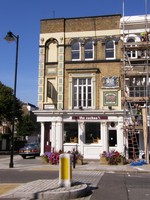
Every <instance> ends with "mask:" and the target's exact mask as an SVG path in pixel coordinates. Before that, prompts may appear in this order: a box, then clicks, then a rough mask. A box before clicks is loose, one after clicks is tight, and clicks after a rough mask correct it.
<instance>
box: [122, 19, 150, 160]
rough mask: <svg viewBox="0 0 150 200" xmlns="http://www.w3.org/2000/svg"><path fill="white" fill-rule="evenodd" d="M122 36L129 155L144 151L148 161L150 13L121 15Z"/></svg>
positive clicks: (123, 99)
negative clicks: (122, 16)
mask: <svg viewBox="0 0 150 200" xmlns="http://www.w3.org/2000/svg"><path fill="white" fill-rule="evenodd" d="M121 28H122V33H121V34H122V40H123V49H124V54H123V67H122V77H123V89H122V91H124V94H123V95H122V104H123V105H124V127H123V128H124V133H125V135H126V141H127V142H126V146H127V147H128V157H129V158H133V159H136V158H137V157H139V156H141V155H142V153H143V152H144V153H145V154H147V161H149V155H148V152H149V142H150V137H149V124H150V123H149V119H150V118H149V115H150V112H149V102H150V101H149V96H150V93H149V82H150V74H149V71H150V64H149V60H150V52H149V48H150V15H146V16H144V15H140V16H126V17H124V18H122V19H121Z"/></svg>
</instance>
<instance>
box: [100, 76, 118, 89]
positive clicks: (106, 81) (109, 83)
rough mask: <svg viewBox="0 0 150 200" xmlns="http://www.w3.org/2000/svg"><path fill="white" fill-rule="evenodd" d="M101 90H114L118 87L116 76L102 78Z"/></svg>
mask: <svg viewBox="0 0 150 200" xmlns="http://www.w3.org/2000/svg"><path fill="white" fill-rule="evenodd" d="M102 87H103V88H116V87H119V80H118V77H117V76H108V77H103V78H102Z"/></svg>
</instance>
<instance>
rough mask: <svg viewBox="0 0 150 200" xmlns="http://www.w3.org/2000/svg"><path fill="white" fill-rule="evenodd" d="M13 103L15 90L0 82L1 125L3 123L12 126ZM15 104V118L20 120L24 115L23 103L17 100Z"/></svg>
mask: <svg viewBox="0 0 150 200" xmlns="http://www.w3.org/2000/svg"><path fill="white" fill-rule="evenodd" d="M13 102H14V96H13V89H12V88H10V87H7V86H6V85H4V84H3V83H2V82H0V124H1V123H2V122H9V123H10V124H12V121H13ZM15 102H16V104H15V118H16V119H17V120H19V119H20V117H21V115H22V102H21V101H20V100H19V99H17V98H16V101H15Z"/></svg>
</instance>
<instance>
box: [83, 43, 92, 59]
mask: <svg viewBox="0 0 150 200" xmlns="http://www.w3.org/2000/svg"><path fill="white" fill-rule="evenodd" d="M88 43H90V44H91V45H92V48H91V49H90V48H87V49H86V45H87V44H88ZM86 53H91V54H92V57H90V58H86V56H85V55H86ZM84 59H85V60H94V42H93V41H91V40H89V41H87V42H86V43H85V45H84Z"/></svg>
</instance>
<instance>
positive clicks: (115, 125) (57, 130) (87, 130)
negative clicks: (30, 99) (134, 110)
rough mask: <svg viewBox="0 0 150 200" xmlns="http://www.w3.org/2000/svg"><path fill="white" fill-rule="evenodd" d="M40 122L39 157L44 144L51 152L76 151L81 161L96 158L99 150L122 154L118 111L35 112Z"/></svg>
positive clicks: (122, 144) (42, 152) (122, 143)
mask: <svg viewBox="0 0 150 200" xmlns="http://www.w3.org/2000/svg"><path fill="white" fill-rule="evenodd" d="M36 112H37V113H36V114H37V121H38V122H41V155H42V154H44V152H45V145H46V144H50V146H51V149H53V150H55V151H59V150H63V151H64V152H69V151H73V150H77V151H78V152H80V153H81V154H82V155H83V157H84V158H87V159H99V156H100V154H101V153H102V152H103V151H110V150H112V149H114V150H117V151H119V152H121V153H124V144H125V136H124V135H123V129H122V127H123V117H122V112H121V111H107V112H106V111H104V110H103V111H95V112H86V111H84V112H81V111H76V112H72V111H62V112H60V111H53V112H49V111H41V112H40V111H36Z"/></svg>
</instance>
